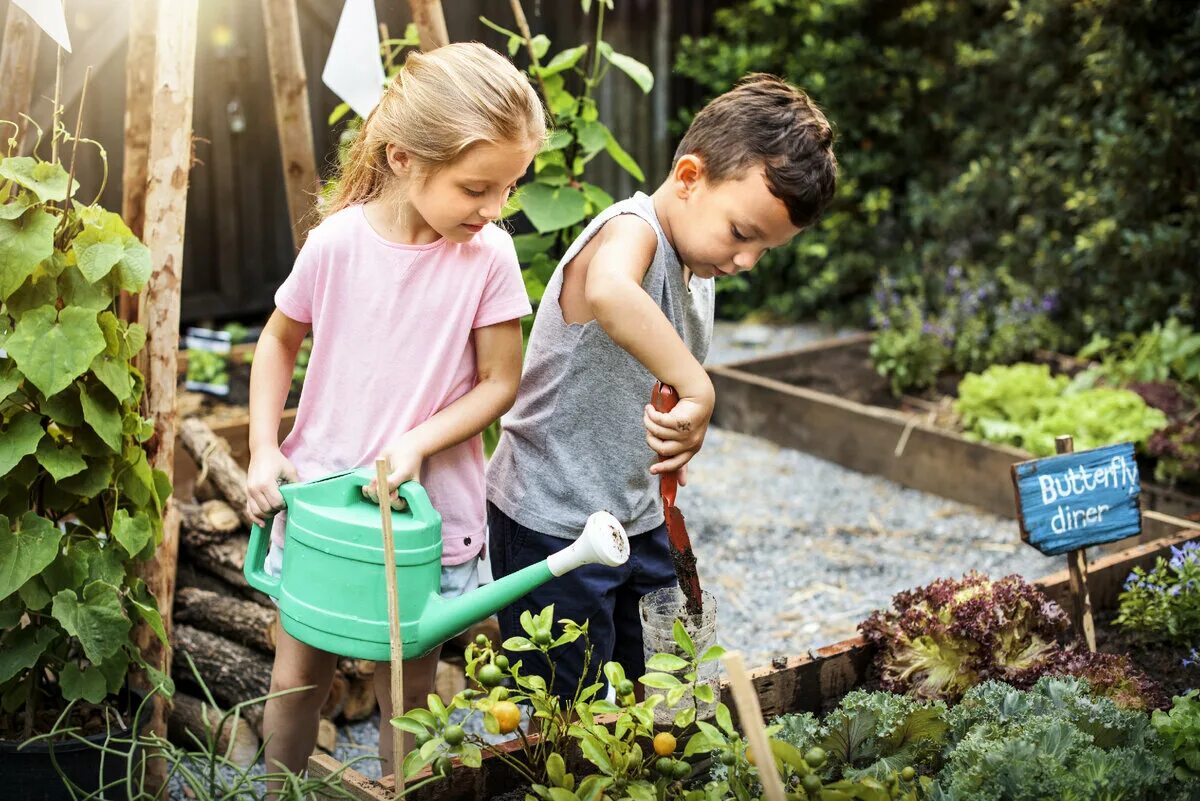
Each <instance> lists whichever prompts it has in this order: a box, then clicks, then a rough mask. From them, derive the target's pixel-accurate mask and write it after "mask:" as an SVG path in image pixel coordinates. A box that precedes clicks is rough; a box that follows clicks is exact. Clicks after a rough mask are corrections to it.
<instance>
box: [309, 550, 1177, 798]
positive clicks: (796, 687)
mask: <svg viewBox="0 0 1200 801" xmlns="http://www.w3.org/2000/svg"><path fill="white" fill-rule="evenodd" d="M1197 537H1200V530H1188V531H1183V532H1178V530H1176V533H1174V534H1172V535H1171V536H1167V537H1163V538H1160V539H1157V540H1154V541H1152V542H1147V543H1143V544H1141V545H1135V546H1133V547H1131V548H1126V549H1124V550H1122V551H1119V552H1117V553H1113V554H1109V555H1107V556H1104V557H1101V558H1100V559H1097V560H1096V561H1095V562H1093V563H1092V564H1091V565H1090V566H1089V570H1088V582H1089V588H1090V590H1091V597H1092V604H1093V606H1094V607H1095V608H1096V609H1111V608H1113V607H1114V606H1116V603H1117V596H1118V594H1119V593H1120V592H1121V586H1122V584H1124V582H1125V578H1126V577H1127V576H1128V575H1129V572H1130V571H1131V570H1133V568H1135V567H1143V568H1147V567H1150V566H1151V565H1153V564H1154V561H1155V559H1156V558H1157V557H1159V556H1161V555H1165V554H1167V553H1168V551H1169V549H1170V547H1171V546H1173V545H1175V546H1177V545H1180V544H1181V543H1183V542H1186V541H1188V540H1190V539H1195V538H1197ZM1034 584H1035V585H1036V586H1037V587H1038V588H1039V589H1041V591H1042V592H1044V593H1045V594H1046V595H1048V596H1049V597H1050V598H1051V599H1052V600H1054V601H1055V602H1057V603H1058V604H1059V605H1061V606H1063V607H1064V608H1066V607H1068V606H1069V604H1070V601H1069V597H1068V595H1069V593H1070V580H1069V577H1068V575H1067V571H1066V570H1061V571H1059V572H1057V573H1053V574H1051V575H1049V576H1046V577H1045V578H1042V579H1038V580H1037V581H1035V582H1034ZM874 655H875V654H874V651H873V649H872V647H871V646H870V644H869V643H868V642H867V641H866V640H864V639H863V638H862V637H851V638H850V639H847V640H842V641H841V642H838V643H834V644H833V645H828V646H826V647H824V648H819V649H817V650H815V651H809V653H807V654H805V655H803V656H792V657H786V658H782V657H781V658H779V659H776V660H775V662H774V663H772V664H771V665H770V666H769V667H763V668H759V669H758V670H754V671H752V672H751V673H750V680H751V682H752V683H753V685H754V690H755V692H756V694H757V695H758V701H759V705H760V706H761V707H762V712H763V717H764V718H766V719H770V718H772V717H775V716H778V715H782V714H784V713H787V712H812V713H814V714H820V713H822V712H824V711H826V710H827V709H829V708H830V707H832V706H833V705H834V704H835V703H836V702H837V700H838V699H840V698H841V697H842V696H843V695H845V694H846V693H847V692H849V691H850V690H852V689H854V688H855V687H857V686H859V685H861V684H862V683H863V682H864V681H866V679H867V672H868V670H869V668H870V665H871V661H872V659H873V658H874ZM721 692H722V695H723V696H725V695H727V694H728V688H727V687H726V686H725V685H724V683H722V686H721ZM733 711H734V710H733V708H732V706H731V707H730V712H731V713H733ZM734 717H735V720H736V714H735V715H734ZM506 747H507V748H508V750H517V749H519V747H520V746H519V743H518V742H516V741H510V742H509V743H507V744H506ZM342 768H343V765H342V764H341V763H340V762H338V761H337V760H336V759H334V758H333V757H331V756H327V755H321V756H314V757H311V758H310V759H309V762H308V769H309V772H310V773H311V774H313V775H319V776H326V775H329V774H331V773H333V772H335V771H337V770H339V769H342ZM518 785H519V779H518V778H517V777H516V776H515V775H514V773H513V771H512V770H511V769H509V768H508V767H507V766H506V765H505V764H504V763H502V762H501V761H500V760H498V759H495V758H494V757H492V758H488V757H485V759H484V760H483V765H482V767H480V768H478V769H475V768H466V767H463V766H462V765H459V764H456V765H455V767H454V769H453V770H452V771H451V773H450V775H449V776H448V777H447V778H446V780H445V781H444V782H438V783H434V784H430V785H427V786H426V787H423V788H421V789H420V790H418V791H416V792H414V793H412V794H410V795H407V796H405V798H407V799H412V801H451V799H453V800H454V801H485V799H488V798H491V797H492V796H495V795H498V794H500V793H502V792H505V791H507V790H510V789H513V788H515V787H517V786H518ZM342 787H343V789H345V790H347V791H348V792H350V793H351V794H352V795H353V796H354V797H355V798H356V799H359V801H391V799H392V798H393V794H394V785H393V783H392V779H391V777H390V776H388V777H384V779H383V780H382V781H374V780H372V779H368V778H367V777H366V776H364V775H363V774H362V773H360V772H358V771H356V770H354V769H353V768H345V770H344V772H343V773H342Z"/></svg>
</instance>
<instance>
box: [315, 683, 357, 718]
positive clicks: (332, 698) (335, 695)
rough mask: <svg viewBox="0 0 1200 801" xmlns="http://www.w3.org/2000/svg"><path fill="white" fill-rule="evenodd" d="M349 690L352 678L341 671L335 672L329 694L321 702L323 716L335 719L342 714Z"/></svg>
mask: <svg viewBox="0 0 1200 801" xmlns="http://www.w3.org/2000/svg"><path fill="white" fill-rule="evenodd" d="M349 692H350V680H349V679H347V678H346V677H345V676H343V675H342V674H341V673H334V674H333V681H332V682H330V684H329V695H327V696H325V700H324V701H323V702H322V703H321V717H323V718H329V719H330V720H333V719H334V718H337V717H338V716H340V715H341V714H342V709H343V708H344V707H345V705H346V696H347V695H348V694H349Z"/></svg>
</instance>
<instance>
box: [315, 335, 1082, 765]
mask: <svg viewBox="0 0 1200 801" xmlns="http://www.w3.org/2000/svg"><path fill="white" fill-rule="evenodd" d="M838 333H839V332H835V331H834V330H832V329H830V328H827V327H824V326H819V325H799V326H779V327H773V326H744V325H737V324H733V323H724V322H719V323H718V324H717V327H716V330H715V332H714V339H713V345H712V348H711V351H710V356H709V360H708V361H709V363H714V364H715V363H722V362H729V361H739V360H742V359H749V358H753V357H755V356H760V355H766V354H768V353H776V352H781V351H785V350H790V349H793V348H797V347H800V346H802V345H804V344H806V343H809V342H813V341H817V340H820V339H827V338H829V337H832V336H836V335H838ZM844 333H851V332H844ZM688 479H689V481H688V486H687V487H685V488H683V489H682V490H681V491H680V493H679V505H680V508H681V509H682V510H683V512H684V514H685V515H686V516H687V521H688V530H689V532H690V533H691V537H692V543H693V546H694V547H695V551H696V556H697V560H698V562H699V566H700V574H701V578H702V580H703V581H704V584H705V588H706V589H708V590H709V591H711V592H712V593H713V594H714V595H715V596H716V598H717V604H718V609H719V612H718V632H717V636H718V640H719V641H720V642H721V643H722V644H723V645H725V646H726V647H727V648H736V649H738V650H740V651H742V652H743V654H744V655H745V658H746V662H747V665H748V666H751V667H754V666H761V665H764V664H767V663H769V662H770V661H771V659H772V658H773V657H775V656H784V655H792V654H797V653H803V652H804V651H806V650H809V649H812V648H816V647H820V646H823V645H828V644H830V643H833V642H836V641H838V640H841V639H844V638H846V637H850V636H852V635H853V634H854V633H855V631H856V626H857V624H858V622H859V621H861V620H862V619H863V618H864V617H866V616H867V615H868V614H869V613H870V612H871V611H872V610H874V609H877V608H880V607H885V606H887V605H888V604H889V602H890V600H891V597H892V596H893V595H894V594H895V593H897V592H899V591H900V590H904V589H908V588H910V587H914V586H917V585H919V584H923V583H926V582H929V581H931V580H933V579H935V578H938V577H940V576H957V575H961V574H962V573H964V572H966V571H967V570H970V569H976V570H981V571H984V572H987V573H989V574H991V575H994V576H1001V575H1006V574H1008V573H1013V572H1016V573H1020V574H1021V575H1023V576H1025V577H1026V578H1029V579H1033V578H1036V577H1039V576H1042V575H1045V574H1047V573H1051V572H1053V571H1055V570H1057V569H1059V568H1060V566H1061V561H1062V560H1061V559H1057V558H1048V557H1043V556H1041V555H1040V554H1038V553H1037V552H1036V551H1034V550H1033V549H1031V548H1029V547H1027V546H1024V545H1022V544H1021V542H1020V537H1019V534H1018V532H1017V527H1016V524H1015V523H1014V522H1013V521H1011V520H1003V519H1001V518H997V517H994V516H992V515H988V514H985V513H983V512H981V511H980V510H978V509H975V508H973V507H969V506H964V505H962V504H958V503H954V502H951V501H947V500H945V499H943V498H939V497H937V496H935V495H930V494H928V493H923V492H918V491H915V490H910V489H906V488H904V487H901V486H900V485H898V484H895V483H892V482H890V481H887V480H885V479H882V478H879V477H877V476H868V475H863V474H861V473H856V472H854V471H851V470H847V469H845V468H843V467H840V466H839V465H836V464H833V463H832V462H827V461H824V460H822V459H818V458H816V457H814V456H810V455H808V454H806V453H802V452H799V451H794V450H790V449H786V448H780V447H778V446H776V445H774V444H772V443H771V442H769V441H767V440H763V439H759V438H756V437H750V436H745V435H742V434H737V433H734V432H730V431H723V430H719V429H710V431H709V434H708V438H707V440H706V442H705V446H704V450H703V452H702V454H701V456H700V457H699V458H697V459H696V460H695V461H694V462H693V463H692V465H691V467H690V470H689V476H688ZM466 725H467V727H468V728H478V729H479V730H481V729H482V725H481V721H480V720H473V721H468V722H467V724H466ZM377 739H378V718H374V719H372V720H371V721H366V722H363V723H358V724H354V725H351V726H345V727H343V728H342V729H341V730H340V731H339V741H338V748H337V751H336V756H337V757H338V758H339V759H341V760H343V761H347V760H349V759H352V758H353V757H356V756H364V755H366V756H371V755H374V754H376V753H377V750H376V749H377V745H376V743H377ZM359 769H360V770H361V771H362V772H363V773H365V774H367V775H368V776H378V775H379V768H378V764H377V763H376V762H374V761H364V762H363V763H361V764H360V765H359Z"/></svg>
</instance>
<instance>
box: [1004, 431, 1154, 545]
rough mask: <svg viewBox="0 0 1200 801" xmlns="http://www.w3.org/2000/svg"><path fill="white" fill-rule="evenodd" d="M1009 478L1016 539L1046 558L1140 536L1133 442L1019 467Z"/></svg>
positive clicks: (1027, 463) (1138, 481)
mask: <svg viewBox="0 0 1200 801" xmlns="http://www.w3.org/2000/svg"><path fill="white" fill-rule="evenodd" d="M1012 476H1013V484H1014V485H1015V486H1016V490H1017V520H1018V522H1019V523H1020V525H1021V537H1022V539H1024V540H1025V541H1026V542H1028V543H1029V544H1030V545H1032V546H1033V547H1035V548H1037V549H1038V550H1039V551H1041V552H1042V553H1044V554H1046V555H1048V556H1049V555H1053V554H1060V553H1066V552H1067V551H1073V550H1076V549H1078V548H1086V547H1088V546H1091V545H1100V544H1102V543H1105V542H1113V541H1115V540H1122V539H1125V538H1126V537H1133V536H1136V535H1137V534H1139V533H1141V530H1142V514H1141V510H1140V509H1139V508H1138V497H1139V495H1140V494H1141V490H1142V487H1141V480H1140V478H1139V476H1138V467H1137V461H1136V460H1135V459H1134V456H1133V443H1130V442H1122V443H1121V444H1119V445H1110V446H1108V447H1106V448H1096V449H1094V450H1090V451H1079V452H1077V453H1062V454H1059V455H1058V456H1049V457H1047V458H1045V459H1033V460H1031V461H1028V462H1020V463H1018V464H1014V465H1013V467H1012Z"/></svg>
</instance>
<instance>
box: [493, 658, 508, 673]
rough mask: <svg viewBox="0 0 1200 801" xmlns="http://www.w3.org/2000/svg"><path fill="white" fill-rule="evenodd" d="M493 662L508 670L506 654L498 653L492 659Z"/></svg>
mask: <svg viewBox="0 0 1200 801" xmlns="http://www.w3.org/2000/svg"><path fill="white" fill-rule="evenodd" d="M492 664H493V665H495V666H496V667H498V668H500V669H501V670H508V657H507V656H505V655H504V654H496V658H495V659H493V660H492Z"/></svg>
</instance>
